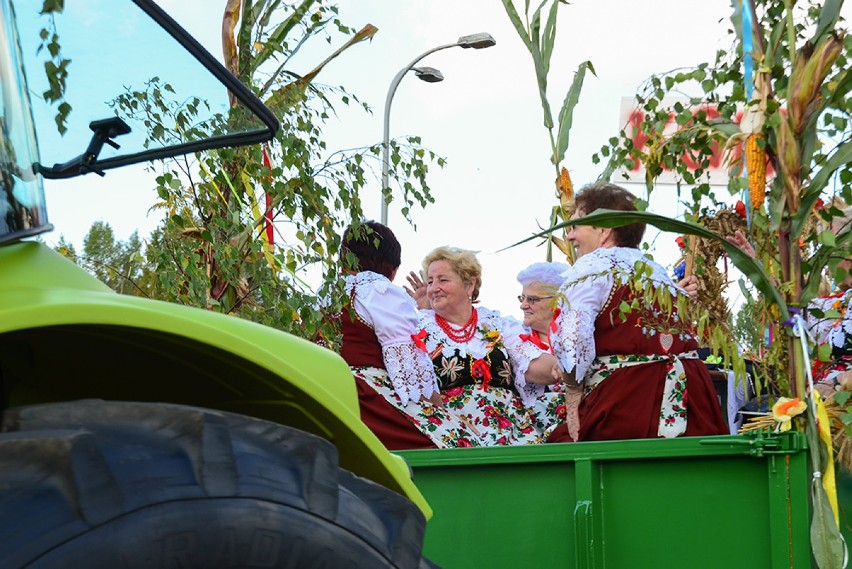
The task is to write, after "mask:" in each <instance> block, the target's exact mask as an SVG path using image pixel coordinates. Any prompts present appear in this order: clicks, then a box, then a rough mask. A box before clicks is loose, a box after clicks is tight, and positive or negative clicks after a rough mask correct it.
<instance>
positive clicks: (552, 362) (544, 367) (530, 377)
mask: <svg viewBox="0 0 852 569" xmlns="http://www.w3.org/2000/svg"><path fill="white" fill-rule="evenodd" d="M554 367H557V363H556V358H555V357H553V355H552V354H548V353H546V352H544V353H542V354H541V355H540V356H539V357H537V358H536V359H534V360H532V361H531V362H530V365H529V367H528V368H527V373H526V380H527V382H529V383H537V384H539V385H551V384H553V383H556V381H557V379H558V378H557V377H556V376H554V373H553V368H554Z"/></svg>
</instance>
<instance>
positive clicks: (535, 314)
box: [517, 262, 583, 442]
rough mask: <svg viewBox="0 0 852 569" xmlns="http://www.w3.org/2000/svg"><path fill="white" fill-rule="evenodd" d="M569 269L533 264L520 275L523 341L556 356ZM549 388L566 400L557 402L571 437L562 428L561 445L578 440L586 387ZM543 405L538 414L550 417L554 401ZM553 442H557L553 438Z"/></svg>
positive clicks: (545, 402)
mask: <svg viewBox="0 0 852 569" xmlns="http://www.w3.org/2000/svg"><path fill="white" fill-rule="evenodd" d="M568 268H569V266H568V265H566V264H565V263H553V262H541V263H533V264H532V265H529V266H528V267H526V268H525V269H523V270H521V272H519V273H518V276H517V279H518V282H519V283H520V284H521V294H520V295H519V296H518V302H520V303H521V306H520V308H521V312H522V313H523V315H524V333H523V334H521V336H520V337H521V340H523V341H525V342H530V343H532V344H534V345H536V346H538V347H539V348H541V349H543V350H547V351H549V352H551V353H553V349H552V347H551V345H550V334H551V332H552V331H554V330H556V317H557V316H558V315H559V312H560V311H559V307H558V300H557V299H558V293H559V287H560V286H562V283H563V282H564V281H565V273H566V271H567V270H568ZM566 388H567V389H566ZM549 389H550V390H551V391H555V392H561V393H562V394H563V396H564V401H563V400H557V401H556V405H557V408H558V409H559V411H560V418H561V419H562V420H564V421H565V423H566V427H567V429H568V433H569V435H570V436H569V437H568V438H566V437H565V436H564V429H560V430H559V431H558V432H557V433H556V436H557V439H558V442H569V441H574V440H576V439H577V435H578V430H579V420H578V417H577V405H578V404H579V403H580V399H581V397H582V394H583V392H582V388H580V387H579V386H577V385H576V383H574V382H571V383H569V384H565V383H562V382H561V381H559V382H557V383H554V384H553V385H551V386H550V388H549ZM543 403H544V406H545V407H544V409H542V408H541V404H542V401H541V400H539V401H538V402H537V405H534V408H535V411H536V413H537V414H538V415H541V414H542V413H544V414H545V415H547V414H548V411H547V409H548V407H552V406H553V401H544V402H543ZM563 409H564V414H563ZM563 415H564V416H563ZM549 442H555V441H554V440H553V439H550V440H549Z"/></svg>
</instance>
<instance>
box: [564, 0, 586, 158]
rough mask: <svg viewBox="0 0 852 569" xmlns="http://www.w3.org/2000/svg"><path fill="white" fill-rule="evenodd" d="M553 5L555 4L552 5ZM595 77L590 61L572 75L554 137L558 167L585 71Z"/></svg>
mask: <svg viewBox="0 0 852 569" xmlns="http://www.w3.org/2000/svg"><path fill="white" fill-rule="evenodd" d="M554 5H555V4H554ZM587 69H588V70H589V71H591V72H592V74H593V75H595V68H594V67H593V66H592V62H591V61H584V62H583V63H581V64H580V67H578V68H577V71H576V72H575V73H574V81H573V82H572V83H571V88H570V89H568V93H566V95H565V101H564V102H563V103H562V109H561V110H560V111H559V133H558V134H557V136H556V155H555V156H554V158H555V162H554V164H556V165H559V164H561V163H562V159H563V158H565V152H566V151H567V150H568V142H569V140H570V133H571V125H572V123H573V122H574V108H575V107H576V106H577V102H578V101H579V100H580V91H581V90H582V89H583V81H584V80H585V77H586V70H587Z"/></svg>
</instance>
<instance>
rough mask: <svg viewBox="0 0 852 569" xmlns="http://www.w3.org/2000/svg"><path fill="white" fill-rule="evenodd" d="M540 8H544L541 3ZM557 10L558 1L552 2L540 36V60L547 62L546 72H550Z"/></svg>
mask: <svg viewBox="0 0 852 569" xmlns="http://www.w3.org/2000/svg"><path fill="white" fill-rule="evenodd" d="M542 6H544V3H542ZM558 8H559V2H558V0H553V4H552V5H551V6H550V13H548V15H547V22H546V23H545V25H544V33H543V34H542V36H541V58H542V59H543V60H544V61H546V62H547V69H548V71H550V57H551V56H552V55H553V44H554V43H555V41H556V14H557V12H558Z"/></svg>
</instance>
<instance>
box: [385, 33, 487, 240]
mask: <svg viewBox="0 0 852 569" xmlns="http://www.w3.org/2000/svg"><path fill="white" fill-rule="evenodd" d="M496 44H497V42H496V41H495V40H494V38H493V37H491V34H487V33H481V34H472V35H469V36H462V37H460V38H459V39H458V41H457V42H456V43H450V44H446V45H439V46H438V47H433V48H432V49H430V50H428V51H425V52H423V53H421V54H420V55H418V56H417V57H416V58H415V59H414V61H412V62H411V63H409V64H408V65H406V66H405V67H403V68H402V69H401V70H400V72H399V73H397V74H396V77H394V78H393V81H391V84H390V88H389V89H388V96H387V98H386V99H385V121H384V123H385V124H384V137H383V139H382V214H381V222H382V224H383V225H387V223H388V204H387V202H386V201H385V189H387V188H388V187H389V186H388V170H389V168H390V156H389V155H390V108H391V102H392V101H393V96H394V93H396V88H397V86H398V85H399V82H400V81H402V78H403V77H404V76H405V74H406V73H408V72H409V71H411V70H412V69H414V73H415V75H416V76H417V77H418V78H420V79H421V80H423V81H426V82H428V83H437V82H438V81H443V79H444V76H443V75H441V72H440V71H438V70H437V69H433V68H431V67H419V68H415V67H414V66H415V65H417V62H418V61H420V60H421V59H423V58H424V57H426V56H427V55H429V54H431V53H435V52H436V51H440V50H442V49H448V48H451V47H463V48H465V49H467V48H471V47H472V48H473V49H483V48H486V47H491V46H493V45H496Z"/></svg>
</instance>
